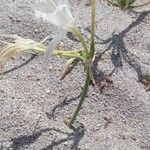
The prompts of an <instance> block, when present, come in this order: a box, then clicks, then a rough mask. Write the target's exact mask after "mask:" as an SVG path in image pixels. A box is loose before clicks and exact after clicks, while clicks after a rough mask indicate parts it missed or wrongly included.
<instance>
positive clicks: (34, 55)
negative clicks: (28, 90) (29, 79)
mask: <svg viewBox="0 0 150 150" xmlns="http://www.w3.org/2000/svg"><path fill="white" fill-rule="evenodd" d="M36 56H37V55H36V54H32V55H31V57H30V58H29V59H28V60H26V61H25V62H23V63H22V64H21V65H19V66H16V67H14V68H11V69H9V70H7V71H5V72H3V75H5V74H7V73H10V72H13V71H15V70H17V69H19V68H22V67H24V66H25V65H27V64H29V63H30V62H31V61H32V60H33V59H35V58H36Z"/></svg>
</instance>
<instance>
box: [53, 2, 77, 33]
mask: <svg viewBox="0 0 150 150" xmlns="http://www.w3.org/2000/svg"><path fill="white" fill-rule="evenodd" d="M50 19H51V20H50V22H51V23H53V24H54V25H56V26H59V27H61V28H62V29H65V30H66V29H68V28H69V27H70V26H72V25H73V24H74V18H73V16H72V14H71V11H70V9H69V7H68V6H67V5H65V4H63V5H61V6H59V7H58V8H57V9H56V11H54V13H52V15H51V18H50Z"/></svg>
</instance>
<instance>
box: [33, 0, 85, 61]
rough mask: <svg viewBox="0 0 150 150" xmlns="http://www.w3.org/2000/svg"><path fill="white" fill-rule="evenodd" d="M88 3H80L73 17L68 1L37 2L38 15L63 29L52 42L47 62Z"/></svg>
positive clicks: (46, 57)
mask: <svg viewBox="0 0 150 150" xmlns="http://www.w3.org/2000/svg"><path fill="white" fill-rule="evenodd" d="M86 1H87V0H83V1H82V2H81V3H80V5H79V8H78V10H77V15H76V16H75V17H73V15H72V13H71V9H70V7H69V2H68V0H36V2H37V3H36V9H35V12H36V15H37V16H38V17H42V18H43V19H44V20H46V21H48V22H50V23H52V24H53V25H55V26H56V27H58V28H59V29H62V31H61V32H60V33H59V34H58V35H56V36H55V37H54V38H53V40H52V41H51V42H50V44H49V46H48V49H47V51H46V54H45V61H47V60H48V57H49V55H50V54H51V53H52V51H53V50H54V49H55V48H56V46H57V44H58V42H59V41H60V40H61V39H62V38H63V37H64V36H65V35H66V33H67V31H70V28H72V27H75V24H76V21H77V19H78V16H79V12H80V10H81V9H82V8H83V6H84V4H85V2H86Z"/></svg>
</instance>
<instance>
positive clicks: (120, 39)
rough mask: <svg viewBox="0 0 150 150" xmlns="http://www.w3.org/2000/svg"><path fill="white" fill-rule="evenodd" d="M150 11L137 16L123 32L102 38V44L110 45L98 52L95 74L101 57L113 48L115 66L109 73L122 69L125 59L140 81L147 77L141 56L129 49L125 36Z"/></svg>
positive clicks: (112, 54) (112, 58)
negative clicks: (143, 70) (142, 66)
mask: <svg viewBox="0 0 150 150" xmlns="http://www.w3.org/2000/svg"><path fill="white" fill-rule="evenodd" d="M149 13H150V11H144V12H142V13H141V14H140V15H139V16H138V17H137V19H136V20H135V21H134V22H132V23H131V24H130V25H129V26H128V27H127V28H125V29H124V30H123V31H122V32H120V33H118V34H115V33H114V32H113V34H112V37H109V38H108V39H106V40H102V39H101V42H100V44H108V47H107V48H106V49H105V50H104V51H103V52H100V53H98V55H97V56H96V58H95V61H94V65H93V70H94V71H93V72H94V76H95V73H96V70H97V69H98V62H99V60H100V59H101V57H102V56H103V55H104V54H105V53H106V52H107V51H109V50H112V51H111V61H112V63H113V65H114V68H113V70H112V71H111V72H110V74H109V75H112V74H113V73H114V72H116V71H118V69H121V68H122V67H123V62H124V61H125V62H126V63H127V64H128V65H129V66H130V67H131V68H133V69H134V70H135V72H136V73H137V76H138V80H139V81H141V80H142V79H143V78H144V77H145V75H144V74H143V72H142V69H141V65H140V64H141V62H142V61H141V60H140V58H138V56H136V55H134V54H133V53H132V52H130V51H128V50H127V48H126V46H125V42H124V37H125V36H126V34H127V33H128V32H130V31H131V29H133V28H134V27H136V26H138V25H139V24H140V23H141V22H143V21H144V19H145V18H146V17H147V15H148V14H149ZM89 32H90V31H89ZM99 39H100V38H98V40H99ZM142 63H144V64H145V65H150V64H148V63H145V62H142ZM96 79H97V78H96ZM101 80H102V78H101ZM101 80H100V81H101ZM100 81H99V82H100Z"/></svg>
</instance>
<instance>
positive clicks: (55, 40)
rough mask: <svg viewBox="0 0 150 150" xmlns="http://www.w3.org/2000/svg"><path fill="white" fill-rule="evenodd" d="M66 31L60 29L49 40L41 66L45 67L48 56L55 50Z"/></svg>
mask: <svg viewBox="0 0 150 150" xmlns="http://www.w3.org/2000/svg"><path fill="white" fill-rule="evenodd" d="M66 33H67V32H66V31H64V30H63V31H61V32H60V33H59V34H57V35H56V36H55V37H54V38H53V39H52V41H51V42H50V44H49V46H48V48H47V51H46V53H45V56H44V61H43V65H42V66H43V67H44V68H45V67H46V65H47V62H48V58H49V57H50V55H51V54H52V52H53V51H54V50H55V48H56V46H57V44H58V42H59V41H60V40H61V39H62V38H63V37H64V36H65V35H66Z"/></svg>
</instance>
